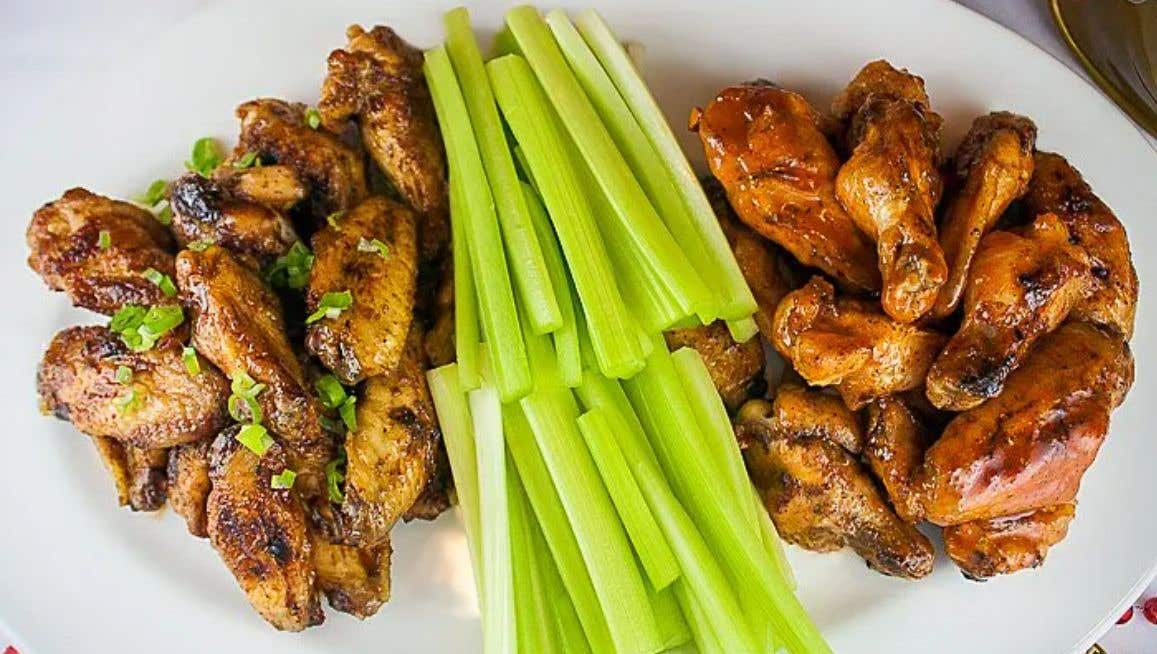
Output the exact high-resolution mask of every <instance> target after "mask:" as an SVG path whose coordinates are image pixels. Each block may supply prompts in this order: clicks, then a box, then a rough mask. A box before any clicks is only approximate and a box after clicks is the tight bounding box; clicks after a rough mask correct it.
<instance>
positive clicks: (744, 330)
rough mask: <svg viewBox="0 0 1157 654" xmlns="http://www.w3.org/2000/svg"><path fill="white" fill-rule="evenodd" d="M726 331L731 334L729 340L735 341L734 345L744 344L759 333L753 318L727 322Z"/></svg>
mask: <svg viewBox="0 0 1157 654" xmlns="http://www.w3.org/2000/svg"><path fill="white" fill-rule="evenodd" d="M727 330H728V331H729V332H731V338H733V339H735V342H736V343H746V342H747V341H750V340H751V339H752V337H754V336H755V335H756V334H758V333H759V326H758V325H756V324H755V319H754V318H752V317H751V316H748V317H746V318H735V319H733V320H728V321H727Z"/></svg>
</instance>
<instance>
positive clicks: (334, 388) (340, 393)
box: [313, 374, 346, 409]
mask: <svg viewBox="0 0 1157 654" xmlns="http://www.w3.org/2000/svg"><path fill="white" fill-rule="evenodd" d="M313 387H314V389H315V390H317V397H318V398H319V399H320V400H321V403H322V405H324V406H325V408H327V409H336V408H338V407H339V406H341V404H342V402H345V399H346V390H345V387H344V386H342V385H341V382H340V381H338V379H337V377H335V376H334V375H329V374H327V375H322V376H321V377H318V378H317V381H315V382H313Z"/></svg>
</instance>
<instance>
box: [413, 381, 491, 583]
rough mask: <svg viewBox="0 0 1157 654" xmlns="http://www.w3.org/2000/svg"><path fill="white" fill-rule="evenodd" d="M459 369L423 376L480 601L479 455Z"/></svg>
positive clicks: (472, 421)
mask: <svg viewBox="0 0 1157 654" xmlns="http://www.w3.org/2000/svg"><path fill="white" fill-rule="evenodd" d="M459 370H460V368H459V366H458V364H455V363H451V364H447V365H445V366H442V367H440V368H435V369H434V370H431V371H429V372H427V373H426V380H427V381H428V382H429V386H430V396H431V397H432V398H433V400H434V411H435V412H436V413H437V414H438V424H439V426H440V427H441V429H442V442H443V443H445V445H446V457H447V458H448V459H449V460H450V474H451V476H452V477H453V478H454V492H455V494H456V495H457V496H458V510H459V511H461V513H462V523H463V525H465V527H466V542H467V544H468V545H469V547H470V563H471V568H473V570H474V585H475V590H476V591H477V593H478V599H479V600H480V601H481V599H482V555H481V551H480V544H481V542H482V541H481V532H482V526H481V520H480V514H479V505H478V464H477V461H478V455H477V453H476V447H475V441H474V419H473V418H471V416H470V406H469V404H468V403H467V400H466V391H465V389H463V387H462V384H461V382H460V380H459Z"/></svg>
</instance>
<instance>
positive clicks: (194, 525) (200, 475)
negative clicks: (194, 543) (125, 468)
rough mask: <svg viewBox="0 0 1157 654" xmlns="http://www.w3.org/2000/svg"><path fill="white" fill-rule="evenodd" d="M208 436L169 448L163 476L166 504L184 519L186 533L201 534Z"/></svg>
mask: <svg viewBox="0 0 1157 654" xmlns="http://www.w3.org/2000/svg"><path fill="white" fill-rule="evenodd" d="M212 444H213V439H212V438H205V439H202V440H199V441H197V442H195V443H186V444H184V445H179V446H177V447H174V448H172V449H170V450H169V462H168V469H167V473H166V476H167V477H168V480H169V506H171V507H173V512H174V513H176V514H177V515H179V516H181V517H182V518H184V520H185V526H186V527H187V528H188V529H189V533H190V534H192V535H193V536H196V537H197V538H205V537H206V536H208V535H209V532H208V524H207V523H208V517H207V516H206V514H205V508H206V502H207V501H208V499H209V489H210V487H211V484H210V481H209V447H210V446H211V445H212Z"/></svg>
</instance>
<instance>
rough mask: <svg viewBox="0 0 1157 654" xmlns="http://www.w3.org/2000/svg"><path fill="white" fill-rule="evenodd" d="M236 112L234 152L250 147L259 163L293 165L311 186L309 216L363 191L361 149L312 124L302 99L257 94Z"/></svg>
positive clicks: (342, 205) (341, 207)
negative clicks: (293, 100)
mask: <svg viewBox="0 0 1157 654" xmlns="http://www.w3.org/2000/svg"><path fill="white" fill-rule="evenodd" d="M237 117H238V118H240V119H241V136H240V137H239V139H238V143H237V147H236V149H235V151H234V153H235V156H238V157H240V156H244V155H246V154H248V153H250V152H252V153H255V154H256V156H258V157H260V158H261V161H262V162H264V163H273V164H281V165H284V166H288V167H290V168H292V169H293V171H294V172H295V173H297V176H298V178H299V179H301V180H302V181H303V182H305V184H306V185H307V186H308V187H309V189H310V191H311V193H310V194H309V203H310V215H312V216H313V218H314V220H317V221H321V220H323V219H324V218H325V217H326V216H329V215H330V214H333V213H335V212H338V211H346V210H347V209H352V208H353V207H354V205H356V204H357V203H358V202H361V201H362V198H364V197H365V196H366V171H365V166H364V164H363V163H362V156H361V154H359V153H358V152H357V151H356V150H354V149H353V148H351V147H350V146H348V145H346V144H345V143H343V142H342V140H341V139H339V138H338V137H337V136H335V135H334V134H331V133H330V132H328V131H326V130H324V129H313V128H311V127H310V126H309V124H308V123H307V122H306V117H305V105H303V104H299V103H290V102H286V101H284V100H276V99H272V98H261V99H258V100H250V101H249V102H246V103H245V104H243V105H241V106H239V107H237Z"/></svg>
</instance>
